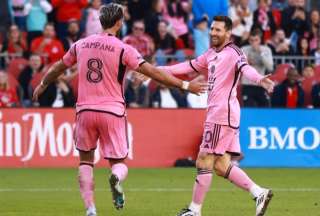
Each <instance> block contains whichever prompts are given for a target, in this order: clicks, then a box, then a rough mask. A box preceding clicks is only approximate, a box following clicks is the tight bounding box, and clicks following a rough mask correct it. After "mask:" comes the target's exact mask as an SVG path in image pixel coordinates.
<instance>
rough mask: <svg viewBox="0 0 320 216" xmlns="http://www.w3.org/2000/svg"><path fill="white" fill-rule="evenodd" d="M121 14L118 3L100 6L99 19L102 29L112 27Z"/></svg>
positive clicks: (120, 7)
mask: <svg viewBox="0 0 320 216" xmlns="http://www.w3.org/2000/svg"><path fill="white" fill-rule="evenodd" d="M123 16H124V15H123V8H122V6H121V5H120V4H116V3H109V4H107V5H104V6H102V7H101V8H100V15H99V20H100V23H101V25H102V28H103V29H108V28H111V27H113V26H114V25H115V24H116V22H117V21H118V20H120V19H122V18H123Z"/></svg>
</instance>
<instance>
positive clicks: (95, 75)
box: [87, 58, 103, 83]
mask: <svg viewBox="0 0 320 216" xmlns="http://www.w3.org/2000/svg"><path fill="white" fill-rule="evenodd" d="M102 66H103V64H102V61H101V59H98V58H97V59H89V60H88V62H87V67H88V72H87V80H88V81H89V82H92V83H98V82H100V81H101V80H102V72H101V69H102Z"/></svg>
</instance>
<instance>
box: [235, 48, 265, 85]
mask: <svg viewBox="0 0 320 216" xmlns="http://www.w3.org/2000/svg"><path fill="white" fill-rule="evenodd" d="M236 69H237V70H238V71H239V72H240V73H242V74H243V75H244V77H246V78H247V79H249V80H250V81H252V82H254V83H257V84H258V83H259V82H260V81H261V79H263V76H262V75H260V74H259V73H258V72H257V71H256V69H254V68H253V67H252V66H250V65H249V64H248V60H247V57H246V55H245V54H244V53H243V52H242V53H241V55H238V57H237V61H236Z"/></svg>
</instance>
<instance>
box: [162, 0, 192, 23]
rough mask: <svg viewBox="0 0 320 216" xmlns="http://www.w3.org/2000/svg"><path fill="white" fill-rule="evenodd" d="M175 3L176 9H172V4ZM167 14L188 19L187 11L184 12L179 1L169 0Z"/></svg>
mask: <svg viewBox="0 0 320 216" xmlns="http://www.w3.org/2000/svg"><path fill="white" fill-rule="evenodd" d="M174 3H176V11H174V10H173V4H174ZM167 9H168V14H169V15H170V16H171V17H179V18H180V17H183V19H184V21H185V22H187V20H188V13H186V12H185V11H184V10H183V8H182V4H181V2H180V1H176V0H170V1H169V2H168V5H167Z"/></svg>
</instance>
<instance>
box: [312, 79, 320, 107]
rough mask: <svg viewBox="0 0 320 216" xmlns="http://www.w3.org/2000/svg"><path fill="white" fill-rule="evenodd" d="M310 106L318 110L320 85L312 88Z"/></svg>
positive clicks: (319, 105)
mask: <svg viewBox="0 0 320 216" xmlns="http://www.w3.org/2000/svg"><path fill="white" fill-rule="evenodd" d="M311 96H312V105H313V107H314V108H320V83H317V84H316V85H314V86H313V87H312V92H311Z"/></svg>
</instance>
